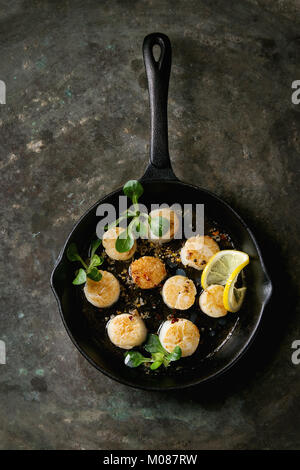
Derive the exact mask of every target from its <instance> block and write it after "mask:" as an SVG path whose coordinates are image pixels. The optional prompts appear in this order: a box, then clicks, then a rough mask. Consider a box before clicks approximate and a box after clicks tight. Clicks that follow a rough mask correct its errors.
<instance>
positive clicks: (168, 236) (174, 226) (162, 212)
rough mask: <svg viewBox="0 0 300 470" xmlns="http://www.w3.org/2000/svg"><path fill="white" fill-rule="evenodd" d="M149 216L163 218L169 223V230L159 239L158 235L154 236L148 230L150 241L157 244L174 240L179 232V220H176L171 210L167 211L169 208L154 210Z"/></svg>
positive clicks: (175, 215)
mask: <svg viewBox="0 0 300 470" xmlns="http://www.w3.org/2000/svg"><path fill="white" fill-rule="evenodd" d="M149 216H150V217H151V218H154V217H163V218H164V219H166V220H167V221H168V222H169V229H168V230H167V231H166V233H164V234H163V235H162V236H161V237H159V236H158V235H154V233H153V232H152V231H151V230H150V233H149V238H150V239H151V240H152V241H156V242H159V243H166V242H169V241H170V240H172V239H173V238H174V236H175V234H176V233H177V232H178V230H179V219H178V216H177V214H176V213H175V212H174V211H173V210H172V209H169V208H164V209H155V210H153V211H151V212H150V214H149Z"/></svg>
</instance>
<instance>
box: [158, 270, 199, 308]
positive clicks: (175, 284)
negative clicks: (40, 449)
mask: <svg viewBox="0 0 300 470" xmlns="http://www.w3.org/2000/svg"><path fill="white" fill-rule="evenodd" d="M196 293H197V290H196V287H195V284H194V283H193V281H192V280H191V279H188V278H187V277H185V276H172V277H170V278H169V279H167V280H166V282H165V283H164V286H163V289H162V297H163V300H164V302H165V304H166V305H167V306H168V307H170V308H176V309H178V310H187V309H188V308H190V307H191V306H192V305H193V303H194V302H195V296H196Z"/></svg>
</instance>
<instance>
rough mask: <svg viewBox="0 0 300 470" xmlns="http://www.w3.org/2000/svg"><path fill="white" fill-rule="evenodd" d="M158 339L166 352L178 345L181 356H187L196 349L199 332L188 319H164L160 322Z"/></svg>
mask: <svg viewBox="0 0 300 470" xmlns="http://www.w3.org/2000/svg"><path fill="white" fill-rule="evenodd" d="M159 340H160V342H161V344H162V346H163V347H164V348H165V349H166V350H167V351H168V352H172V351H173V349H174V348H175V346H179V347H180V348H181V352H182V357H187V356H191V355H192V354H193V353H194V352H195V351H196V349H197V347H198V344H199V341H200V333H199V330H198V328H197V327H196V325H195V324H194V323H192V322H191V321H190V320H186V319H185V318H178V319H174V320H168V321H165V322H164V323H163V324H162V326H161V327H160V330H159Z"/></svg>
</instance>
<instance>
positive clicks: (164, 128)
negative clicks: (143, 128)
mask: <svg viewBox="0 0 300 470" xmlns="http://www.w3.org/2000/svg"><path fill="white" fill-rule="evenodd" d="M154 46H159V47H160V57H159V59H158V60H155V58H154V55H153V48H154ZM143 56H144V63H145V68H146V75H147V79H148V89H149V98H150V115H151V140H150V163H149V166H148V168H147V170H146V173H145V175H144V176H143V179H145V178H147V179H148V178H155V177H156V178H160V179H163V178H168V179H177V178H176V176H175V175H174V173H173V170H172V167H171V162H170V156H169V146H168V113H167V107H168V90H169V79H170V71H171V61H172V48H171V43H170V39H169V38H168V36H166V35H165V34H162V33H152V34H149V35H148V36H146V37H145V39H144V43H143ZM158 169H159V170H160V171H159V172H158V171H157V170H158Z"/></svg>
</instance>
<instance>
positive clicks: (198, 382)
mask: <svg viewBox="0 0 300 470" xmlns="http://www.w3.org/2000/svg"><path fill="white" fill-rule="evenodd" d="M139 179H140V180H141V181H142V182H147V183H160V184H161V183H163V184H166V183H172V184H179V185H182V186H186V187H189V188H192V189H194V190H197V191H201V192H203V193H206V194H208V195H209V196H211V197H213V198H214V199H217V200H218V202H219V203H221V204H222V205H224V206H225V207H226V208H227V209H228V210H229V211H230V212H232V214H233V215H234V216H235V217H236V218H237V220H238V221H239V223H240V224H241V225H242V226H243V227H244V229H245V230H246V231H247V232H248V234H249V236H250V238H251V240H252V242H253V244H254V246H255V249H256V251H257V254H258V257H259V263H260V265H261V268H262V271H263V273H264V276H265V278H266V284H267V285H268V291H267V292H266V295H265V298H264V300H263V301H262V304H261V309H260V312H259V316H258V319H257V322H256V324H255V326H254V328H253V330H252V331H251V334H250V336H249V338H248V340H247V341H246V342H245V343H244V345H243V346H242V348H241V349H240V351H239V352H238V353H237V354H236V356H235V357H234V358H233V359H232V360H230V362H229V363H228V364H227V365H225V366H224V367H222V368H221V369H220V370H218V371H217V372H213V373H211V374H210V375H208V376H207V377H204V378H201V379H199V380H195V381H194V382H193V383H184V384H182V385H176V386H170V387H159V386H157V387H156V386H142V385H138V384H133V383H132V382H130V381H127V380H126V379H123V378H122V379H120V378H119V377H117V376H115V375H114V374H111V373H110V372H107V371H106V370H104V369H102V368H101V367H100V366H99V365H98V364H96V363H95V361H94V360H93V359H92V358H91V357H90V356H88V354H87V353H86V352H85V351H84V350H83V349H82V348H81V347H80V346H79V344H78V342H77V341H76V339H75V338H74V336H73V334H72V332H71V330H70V328H69V327H68V325H67V324H66V320H65V317H64V313H63V309H62V305H61V300H60V298H59V295H58V293H57V292H56V289H55V287H54V275H55V272H56V270H57V268H58V266H59V264H60V262H61V260H62V257H63V255H64V253H65V250H66V246H67V244H68V242H69V239H70V238H71V236H72V235H73V233H74V232H75V231H76V228H77V227H78V226H79V224H80V223H81V222H82V221H83V220H84V219H85V217H86V216H87V215H88V214H89V213H90V212H92V211H93V210H94V209H95V208H96V207H97V206H98V205H99V204H100V203H101V202H103V201H105V200H106V199H108V198H110V197H112V196H114V195H116V194H117V193H120V192H121V191H122V187H119V188H117V189H115V190H114V191H112V192H110V193H109V194H107V195H105V196H104V197H103V198H101V199H99V200H98V201H97V202H96V203H94V204H93V205H92V206H91V207H90V208H89V209H88V210H86V211H85V213H84V214H83V215H82V216H81V217H80V218H79V219H78V221H77V222H76V224H75V225H74V226H73V227H72V229H71V231H70V232H69V234H68V236H67V238H66V240H65V243H64V245H63V247H62V249H61V251H60V253H59V255H58V258H57V260H56V262H55V265H54V267H53V270H52V273H51V277H50V284H51V289H52V291H53V293H54V296H55V298H56V301H57V304H58V309H59V313H60V317H61V320H62V323H63V325H64V327H65V329H66V331H67V333H68V335H69V337H70V339H71V341H72V343H73V344H74V346H75V347H76V348H77V349H78V351H79V352H80V353H81V354H82V356H83V357H84V358H85V359H86V360H87V361H88V362H89V363H90V364H91V365H92V366H94V367H95V368H96V369H97V370H98V371H100V372H102V373H103V374H104V375H105V376H107V377H109V378H110V379H112V380H115V381H116V382H119V383H121V384H123V385H127V386H129V387H132V388H135V389H140V390H149V391H160V392H163V391H169V390H170V391H171V390H182V389H185V388H191V387H194V386H197V385H202V384H205V383H208V382H211V381H213V380H214V379H216V378H218V377H220V376H221V375H223V374H225V373H226V372H228V371H229V369H231V367H233V366H234V365H235V364H236V362H237V361H239V360H240V359H241V358H242V357H243V356H244V354H245V353H246V351H247V350H248V349H249V347H250V345H251V344H252V342H253V341H254V339H255V337H256V335H257V332H258V330H259V327H260V325H261V319H262V315H263V313H264V310H265V308H266V306H267V304H268V302H269V300H270V298H271V296H272V292H273V285H272V281H271V279H270V276H269V273H268V271H267V269H266V266H265V263H264V260H263V257H262V253H261V250H260V247H259V245H258V243H257V241H256V239H255V237H254V234H253V232H252V231H251V229H250V228H249V226H248V224H246V222H245V221H244V220H243V219H242V217H241V216H240V215H239V214H238V213H237V212H236V211H235V210H234V209H233V208H232V207H231V206H230V204H228V203H227V202H226V201H224V200H223V199H221V198H220V197H219V196H217V195H216V194H214V193H213V192H211V191H209V190H207V189H204V188H201V187H198V186H196V185H193V184H190V183H185V182H183V181H181V180H178V179H175V180H173V179H172V180H171V179H170V180H169V179H161V178H155V179H154V178H149V179H148V178H139Z"/></svg>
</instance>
